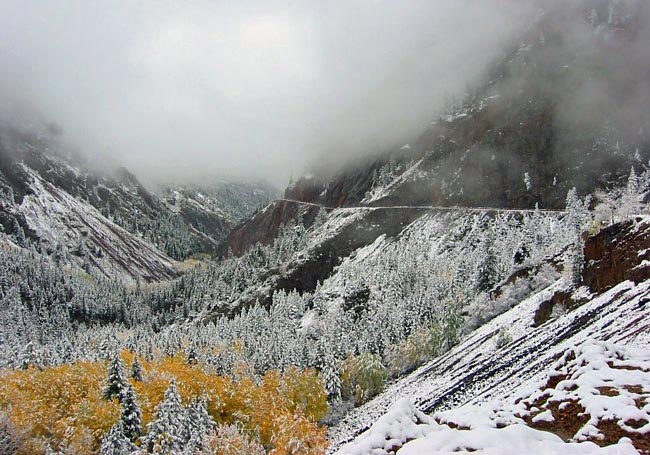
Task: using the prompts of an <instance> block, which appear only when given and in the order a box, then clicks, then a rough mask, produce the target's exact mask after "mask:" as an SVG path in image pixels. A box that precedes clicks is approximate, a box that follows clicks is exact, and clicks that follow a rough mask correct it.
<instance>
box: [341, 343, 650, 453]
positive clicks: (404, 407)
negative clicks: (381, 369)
mask: <svg viewBox="0 0 650 455" xmlns="http://www.w3.org/2000/svg"><path fill="white" fill-rule="evenodd" d="M649 362H650V351H648V350H647V349H646V350H639V349H630V348H627V347H624V346H621V345H617V344H612V343H608V342H594V341H587V342H585V343H583V344H581V345H579V346H577V347H575V348H571V349H569V350H567V351H566V353H565V354H564V355H563V357H562V359H561V360H560V361H559V362H557V364H556V365H555V366H554V368H553V369H552V371H551V372H550V375H548V379H547V382H546V383H544V382H542V383H540V384H539V386H540V388H539V389H538V390H536V391H532V392H531V390H529V388H527V387H523V388H521V389H520V390H518V391H517V392H516V394H515V396H516V397H517V398H516V399H514V400H512V399H510V400H506V401H499V400H491V401H488V402H484V403H481V404H465V405H463V406H461V407H459V408H456V409H453V410H449V411H442V412H437V413H435V414H434V415H432V416H428V415H426V414H424V413H422V412H421V411H419V410H418V409H417V408H416V407H415V406H414V405H413V404H412V403H411V402H410V401H409V400H408V399H402V400H399V401H397V402H396V403H395V404H394V405H393V406H392V407H391V408H390V410H389V411H388V412H387V413H386V414H385V415H384V416H382V417H381V418H380V419H379V420H378V421H377V422H376V423H375V424H373V426H372V427H371V429H370V430H369V431H368V432H367V433H365V434H364V435H363V436H361V437H359V438H358V440H357V441H355V442H354V443H351V444H348V445H346V446H345V447H343V448H342V449H341V450H340V451H339V452H338V453H339V454H349V455H364V454H368V453H373V454H382V453H388V452H387V451H389V453H399V454H400V455H408V454H411V455H416V454H417V455H422V454H434V453H435V454H451V453H458V452H460V451H466V452H479V453H484V454H487V453H493V454H500V455H509V454H512V455H515V454H521V453H529V452H532V453H545V454H558V455H560V454H565V453H572V454H573V453H575V454H637V453H639V452H641V453H648V451H649V449H650V442H649V441H650V439H648V437H647V434H648V433H649V432H650V427H649V425H650V424H649V422H650V420H649V419H650V407H649V406H648V404H647V398H648V388H649V387H650V364H649ZM535 405H539V406H540V407H541V408H540V407H537V406H535ZM553 433H555V434H553ZM565 439H570V440H571V441H565ZM594 441H596V442H597V443H596V442H594ZM601 446H603V447H601ZM637 449H638V450H637Z"/></svg>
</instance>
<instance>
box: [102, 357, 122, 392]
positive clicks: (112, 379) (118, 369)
mask: <svg viewBox="0 0 650 455" xmlns="http://www.w3.org/2000/svg"><path fill="white" fill-rule="evenodd" d="M126 386H127V380H126V373H125V372H124V364H123V363H122V359H120V356H119V354H115V355H114V356H113V358H112V360H111V361H110V363H109V364H108V377H107V378H106V384H105V385H104V389H103V390H102V394H103V396H104V398H106V399H107V400H110V399H112V398H117V399H118V400H119V399H121V398H122V394H123V393H124V391H125V389H126Z"/></svg>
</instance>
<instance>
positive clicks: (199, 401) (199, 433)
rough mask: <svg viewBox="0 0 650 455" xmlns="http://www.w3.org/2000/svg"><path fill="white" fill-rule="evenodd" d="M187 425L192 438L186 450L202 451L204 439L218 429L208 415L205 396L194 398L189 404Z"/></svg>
mask: <svg viewBox="0 0 650 455" xmlns="http://www.w3.org/2000/svg"><path fill="white" fill-rule="evenodd" d="M185 425H186V426H187V434H188V435H189V438H190V439H189V442H188V444H187V448H186V450H190V451H197V450H201V449H202V448H203V438H204V437H205V435H206V434H208V433H210V432H212V430H214V428H215V427H216V423H215V421H214V420H213V419H212V416H210V414H209V413H208V406H207V402H206V399H205V396H203V397H201V398H194V399H193V400H192V402H191V403H190V404H189V406H188V407H187V411H186V413H185Z"/></svg>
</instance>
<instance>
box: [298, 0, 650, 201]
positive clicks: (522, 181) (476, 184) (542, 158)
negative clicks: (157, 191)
mask: <svg viewBox="0 0 650 455" xmlns="http://www.w3.org/2000/svg"><path fill="white" fill-rule="evenodd" d="M546 6H548V8H540V10H539V11H538V14H537V15H536V16H535V17H534V18H531V20H530V23H529V24H528V26H527V27H526V31H525V32H524V33H523V35H522V36H520V37H519V39H518V40H517V42H516V43H515V44H513V46H512V48H511V49H510V50H508V51H506V52H505V53H504V55H503V57H502V58H500V59H497V61H496V62H495V63H494V65H493V66H492V68H491V69H490V70H489V71H488V74H487V75H486V76H485V78H484V82H483V83H482V84H480V85H479V86H478V87H476V88H475V89H473V90H471V91H470V92H468V93H466V94H464V95H462V96H461V97H460V98H459V100H458V101H457V102H455V103H452V105H451V106H448V108H447V110H445V111H443V112H442V113H441V115H439V116H438V118H434V119H432V122H431V123H430V124H429V125H426V126H424V125H423V128H422V134H421V135H420V136H419V137H413V139H412V140H411V142H410V143H409V144H405V145H403V146H398V147H396V148H395V149H394V150H391V151H390V152H387V153H384V154H382V155H380V156H379V157H377V155H374V156H373V157H372V158H369V159H367V160H365V161H364V162H361V163H356V164H355V163H352V164H351V165H348V166H345V167H344V168H343V169H341V171H340V172H339V173H338V174H337V175H335V176H333V177H332V176H319V175H318V174H317V173H316V174H315V175H310V176H308V177H305V178H303V179H301V180H299V181H297V182H296V183H295V184H293V185H292V186H290V187H289V188H288V189H287V191H286V195H285V197H287V198H288V199H296V200H303V201H308V202H318V201H320V202H321V203H323V204H324V205H327V206H343V205H346V206H354V205H359V204H365V205H376V206H391V205H445V206H447V205H459V206H485V207H510V208H517V207H518V208H524V207H525V208H533V207H535V205H536V204H539V206H540V207H542V208H560V207H562V205H563V203H564V197H565V195H566V193H567V191H568V190H569V189H571V188H572V187H576V188H577V189H578V191H579V192H580V193H581V194H587V193H591V192H593V191H594V190H596V189H598V188H600V187H602V186H604V185H606V184H611V183H613V182H615V181H616V180H617V179H619V178H621V177H622V176H624V175H627V172H628V171H629V169H630V166H632V165H637V166H638V165H640V164H641V163H642V162H645V161H646V160H647V159H648V158H649V157H650V140H649V138H648V131H647V128H644V126H645V125H644V120H643V119H641V118H638V117H637V118H633V119H629V121H625V122H620V121H617V120H616V116H617V112H618V111H617V109H616V108H613V107H612V104H615V105H620V106H623V105H625V104H626V103H628V102H630V100H629V99H628V97H629V96H630V95H629V93H630V92H628V90H629V89H631V88H632V87H640V86H644V85H646V84H647V77H645V76H642V77H641V78H640V79H639V80H628V81H626V82H625V83H622V82H621V80H619V79H617V76H616V74H613V73H618V72H612V74H610V73H609V72H601V71H600V70H597V69H595V68H599V65H601V64H602V63H603V62H611V61H612V60H613V59H619V58H620V59H621V61H622V60H625V59H626V58H628V57H631V56H632V55H633V53H634V52H636V47H635V45H634V44H633V43H634V41H635V39H637V38H638V37H639V36H640V35H639V34H640V33H642V30H644V26H643V24H640V23H639V21H640V20H641V18H642V17H644V16H643V14H641V13H642V11H643V10H644V9H645V8H647V5H646V4H645V2H633V1H627V2H622V1H621V2H607V1H602V2H601V1H598V2H596V1H587V0H581V1H575V2H569V3H564V4H563V7H562V8H552V7H550V4H547V5H546ZM576 27H580V29H585V30H587V31H588V32H587V33H584V34H580V36H581V37H583V38H584V39H583V40H577V39H576ZM613 49H615V50H616V52H615V53H614V54H613V55H612V54H610V52H612V50H613ZM630 61H632V62H634V61H635V60H634V59H633V58H631V60H630ZM636 74H637V75H641V74H645V73H642V72H639V73H636ZM592 84H593V85H592ZM594 86H595V87H598V88H597V89H594V90H593V91H590V90H591V88H592V87H594ZM604 94H606V96H604ZM605 100H608V101H607V102H605ZM601 103H602V104H601ZM580 109H582V110H581V111H580V112H581V114H580V115H578V116H574V115H571V113H573V112H575V110H580Z"/></svg>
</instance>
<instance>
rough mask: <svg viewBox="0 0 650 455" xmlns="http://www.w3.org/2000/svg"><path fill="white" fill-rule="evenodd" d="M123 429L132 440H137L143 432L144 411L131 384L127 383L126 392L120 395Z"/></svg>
mask: <svg viewBox="0 0 650 455" xmlns="http://www.w3.org/2000/svg"><path fill="white" fill-rule="evenodd" d="M120 402H121V411H122V412H121V415H120V422H121V423H122V431H123V433H124V435H125V436H126V437H127V438H128V439H129V440H130V441H133V442H135V440H136V439H137V438H138V437H139V436H140V435H141V434H142V411H141V410H140V406H138V402H137V400H136V396H135V392H134V391H133V387H132V386H131V384H128V383H127V386H126V389H125V390H124V393H123V394H122V396H121V397H120Z"/></svg>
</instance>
